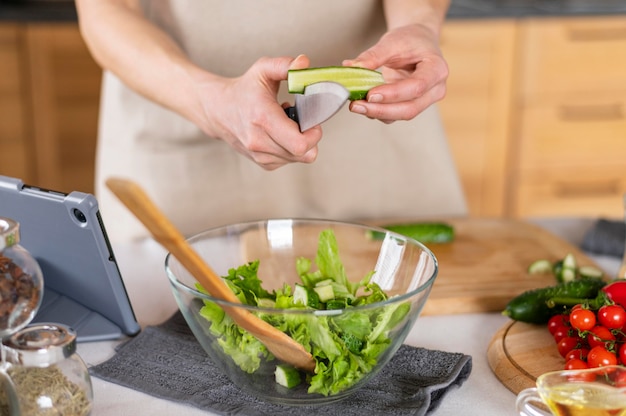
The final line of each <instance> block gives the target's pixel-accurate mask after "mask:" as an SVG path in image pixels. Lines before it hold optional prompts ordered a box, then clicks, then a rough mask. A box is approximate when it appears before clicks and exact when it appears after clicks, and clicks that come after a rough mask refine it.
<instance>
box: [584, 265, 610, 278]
mask: <svg viewBox="0 0 626 416" xmlns="http://www.w3.org/2000/svg"><path fill="white" fill-rule="evenodd" d="M578 274H579V275H580V277H582V278H585V279H586V278H597V279H601V278H602V277H604V272H603V271H602V270H600V269H598V268H597V267H594V266H580V267H579V268H578Z"/></svg>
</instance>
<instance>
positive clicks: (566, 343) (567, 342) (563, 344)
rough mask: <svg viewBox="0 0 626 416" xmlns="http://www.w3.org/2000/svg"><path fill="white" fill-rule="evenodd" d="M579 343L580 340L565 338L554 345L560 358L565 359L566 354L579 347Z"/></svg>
mask: <svg viewBox="0 0 626 416" xmlns="http://www.w3.org/2000/svg"><path fill="white" fill-rule="evenodd" d="M579 342H580V340H579V339H578V338H576V337H565V338H563V339H562V340H560V341H559V342H558V343H557V344H556V347H557V349H558V350H559V354H561V357H565V356H566V355H567V353H568V352H570V351H571V350H573V349H575V348H578V347H579V346H580V344H579Z"/></svg>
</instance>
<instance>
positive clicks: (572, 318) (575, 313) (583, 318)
mask: <svg viewBox="0 0 626 416" xmlns="http://www.w3.org/2000/svg"><path fill="white" fill-rule="evenodd" d="M569 323H570V324H571V325H572V327H573V328H576V329H578V330H579V331H588V330H590V329H591V328H593V327H594V326H595V325H596V314H595V313H594V312H593V311H590V310H589V309H583V308H580V309H576V310H572V312H571V313H570V315H569Z"/></svg>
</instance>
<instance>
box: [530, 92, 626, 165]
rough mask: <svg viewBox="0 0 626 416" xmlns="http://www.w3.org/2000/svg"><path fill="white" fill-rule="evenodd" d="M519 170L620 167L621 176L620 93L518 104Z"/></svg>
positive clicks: (624, 102)
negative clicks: (519, 116)
mask: <svg viewBox="0 0 626 416" xmlns="http://www.w3.org/2000/svg"><path fill="white" fill-rule="evenodd" d="M518 143H519V144H518V149H519V153H518V158H519V159H518V160H519V162H518V166H519V168H520V169H521V170H524V171H526V170H534V169H538V168H539V169H544V168H555V169H562V168H578V169H587V168H589V167H605V166H615V167H621V168H622V173H623V174H624V176H626V97H623V96H620V97H616V96H604V97H595V98H585V97H584V96H578V98H577V99H576V100H575V99H573V97H572V99H563V100H550V101H546V102H544V103H542V104H534V105H528V106H525V107H524V108H523V111H522V116H521V124H520V136H519V141H518Z"/></svg>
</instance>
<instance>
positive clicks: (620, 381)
mask: <svg viewBox="0 0 626 416" xmlns="http://www.w3.org/2000/svg"><path fill="white" fill-rule="evenodd" d="M613 383H614V384H615V387H618V388H623V387H626V371H620V372H619V373H617V375H616V376H615V378H614V379H613Z"/></svg>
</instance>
